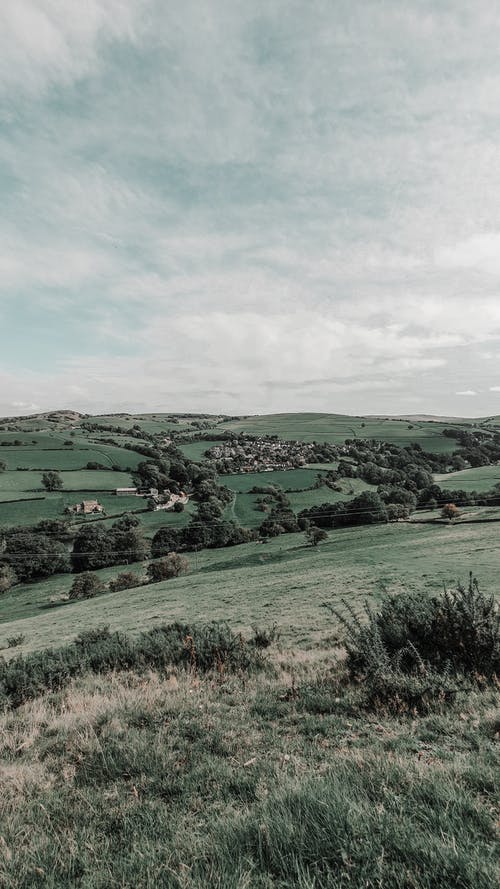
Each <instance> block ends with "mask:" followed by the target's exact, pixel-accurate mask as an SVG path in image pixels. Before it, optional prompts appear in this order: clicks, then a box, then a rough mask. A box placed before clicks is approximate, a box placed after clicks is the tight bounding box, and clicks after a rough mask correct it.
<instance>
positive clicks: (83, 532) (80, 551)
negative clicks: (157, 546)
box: [71, 515, 148, 572]
mask: <svg viewBox="0 0 500 889" xmlns="http://www.w3.org/2000/svg"><path fill="white" fill-rule="evenodd" d="M147 556H148V545H147V543H146V541H145V539H144V537H143V534H142V529H141V527H140V524H139V519H138V518H137V516H131V515H125V516H122V517H121V518H119V519H118V520H117V521H116V522H114V523H113V524H112V525H111V527H110V528H106V527H104V525H103V524H102V523H101V522H91V523H90V524H87V525H82V526H81V528H80V530H79V531H78V533H77V535H76V537H75V540H74V543H73V551H72V553H71V565H72V567H73V570H74V571H76V572H82V571H95V570H96V569H97V568H107V567H109V566H111V565H123V564H130V563H131V562H140V561H142V560H143V559H145V558H147Z"/></svg>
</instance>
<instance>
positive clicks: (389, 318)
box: [0, 0, 500, 413]
mask: <svg viewBox="0 0 500 889" xmlns="http://www.w3.org/2000/svg"><path fill="white" fill-rule="evenodd" d="M499 26H500V10H497V9H496V8H493V7H492V6H491V4H488V3H486V2H485V0H478V3H476V4H472V3H469V2H468V0H464V3H463V4H461V5H460V9H459V10H458V9H457V8H456V7H454V6H453V5H450V4H439V5H434V6H432V8H431V7H429V6H425V5H424V6H422V5H419V4H410V5H403V6H402V5H401V4H398V3H396V2H395V0H392V2H389V3H386V4H384V7H383V9H382V8H381V7H380V4H377V3H375V2H372V0H369V2H367V3H366V4H365V5H364V6H363V16H360V15H359V13H358V11H357V10H356V8H355V5H354V6H353V5H352V4H351V5H350V4H347V3H344V2H341V3H339V4H338V5H337V6H336V8H335V11H332V5H331V4H330V3H327V2H325V0H312V2H311V3H310V4H309V5H308V8H307V11H306V12H304V11H303V10H300V9H299V7H298V6H297V5H294V4H289V3H286V2H285V0H276V2H275V3H273V4H268V3H264V2H263V0H256V2H255V3H253V4H248V3H244V2H243V0H218V2H217V3H216V4H208V5H207V4H204V3H201V4H200V3H199V2H198V0H185V2H183V3H182V4H180V5H179V4H168V3H161V2H159V0H99V2H98V0H88V2H86V3H84V4H80V5H78V7H75V9H74V10H72V14H71V15H68V14H67V4H65V3H64V0H37V2H35V0H24V2H19V0H16V2H14V0H5V2H4V3H3V4H1V6H0V98H1V99H2V100H3V101H2V106H1V110H0V123H2V124H3V127H2V130H1V131H0V132H1V135H0V168H1V169H2V171H3V172H2V178H1V180H0V186H1V187H2V217H1V219H0V238H1V240H2V258H1V259H0V323H1V324H2V328H3V329H7V331H8V336H7V337H5V341H6V344H5V346H3V348H2V356H1V357H0V373H2V372H3V381H4V388H3V391H4V392H7V393H8V394H7V396H4V397H5V402H4V403H3V405H2V408H1V409H2V410H8V409H10V408H9V405H10V404H11V402H12V399H15V400H16V401H23V402H26V403H27V404H32V403H40V404H43V405H44V406H47V407H49V406H51V404H52V405H53V404H54V403H55V402H57V404H58V405H61V404H62V403H63V404H64V405H65V406H67V405H70V404H73V403H76V402H78V405H80V406H83V405H84V406H86V408H87V409H89V410H91V409H92V408H93V406H97V405H101V406H106V407H107V408H108V409H111V408H113V406H114V405H115V404H127V403H128V402H127V399H129V400H130V403H132V402H133V403H134V404H136V405H138V404H141V405H143V406H144V407H147V406H148V405H150V406H153V405H156V406H158V405H161V404H163V403H166V402H168V404H169V405H170V404H173V403H175V404H176V406H177V407H178V408H179V409H185V410H189V409H196V408H197V407H200V408H203V407H204V405H205V404H206V403H210V404H212V406H213V408H214V410H216V411H219V410H225V409H227V410H230V411H231V412H238V411H240V410H244V411H245V412H248V411H251V410H266V409H275V408H279V407H280V406H283V409H285V407H286V409H294V408H301V409H304V408H308V407H311V408H313V407H314V408H315V409H319V410H322V409H332V410H335V409H337V408H338V409H339V410H340V409H343V410H347V411H349V410H350V411H353V412H361V411H363V410H371V411H372V412H373V411H376V412H377V411H378V412H381V411H383V410H387V411H391V412H400V413H405V412H406V407H407V404H408V403H410V402H412V403H418V404H419V405H420V404H421V405H422V409H425V410H426V411H427V412H432V411H434V412H436V413H446V412H447V410H448V408H449V399H450V396H449V393H450V392H452V391H456V390H457V389H458V390H459V392H458V393H457V394H463V393H471V394H472V393H476V394H477V398H478V402H477V407H478V410H479V409H481V410H482V409H484V411H485V413H488V412H489V405H490V402H488V398H490V399H491V396H489V392H493V391H495V388H494V387H490V388H489V389H488V381H487V380H485V379H484V376H483V373H484V371H483V368H482V367H481V365H483V366H484V361H483V360H482V358H481V356H483V357H485V356H486V355H491V356H496V355H498V354H499V351H500V301H499V300H498V280H497V278H498V274H499V273H500V263H499V261H498V256H500V249H499V248H500V223H499V219H498V207H497V203H498V202H497V196H496V194H495V190H494V189H493V188H492V187H491V183H492V181H495V178H498V176H497V174H499V173H500V169H499V160H498V152H497V148H496V145H495V142H494V138H493V136H492V135H491V134H492V132H493V131H492V126H493V121H492V111H491V109H492V107H494V102H493V101H492V100H493V98H494V97H495V96H496V95H497V93H498V89H499V88H500V62H499V60H498V50H497V40H496V35H497V33H498V27H499ZM443 35H446V39H443ZM464 134H466V136H464ZM2 332H3V330H2ZM469 386H470V387H471V388H470V389H469V388H467V387H469ZM5 387H7V388H5ZM208 389H210V391H212V392H213V396H212V397H210V396H207V394H206V393H207V390H208ZM238 393H239V399H238ZM207 399H208V401H207ZM238 401H240V404H238ZM455 410H456V407H455Z"/></svg>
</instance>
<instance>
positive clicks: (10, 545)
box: [3, 531, 69, 582]
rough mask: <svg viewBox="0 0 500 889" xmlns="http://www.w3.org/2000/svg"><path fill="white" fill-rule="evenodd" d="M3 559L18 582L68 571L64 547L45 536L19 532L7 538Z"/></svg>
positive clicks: (66, 554)
mask: <svg viewBox="0 0 500 889" xmlns="http://www.w3.org/2000/svg"><path fill="white" fill-rule="evenodd" d="M3 558H4V559H5V561H6V562H8V563H9V564H10V565H11V567H12V569H13V570H14V571H15V572H16V574H17V576H18V578H19V580H20V581H22V582H24V581H29V580H38V579H39V578H41V577H50V576H51V575H52V574H57V573H58V572H60V571H67V570H68V569H69V562H68V553H67V551H66V547H65V546H64V545H63V544H62V543H60V542H59V541H58V540H54V539H53V538H50V537H48V536H47V535H46V534H32V533H30V532H29V531H19V532H17V531H16V533H15V534H12V535H10V536H9V537H8V538H7V546H6V548H5V551H4V553H3Z"/></svg>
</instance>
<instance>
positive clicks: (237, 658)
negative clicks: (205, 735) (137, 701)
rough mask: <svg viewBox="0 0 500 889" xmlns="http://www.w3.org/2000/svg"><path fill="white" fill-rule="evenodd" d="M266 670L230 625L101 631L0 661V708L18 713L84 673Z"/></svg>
mask: <svg viewBox="0 0 500 889" xmlns="http://www.w3.org/2000/svg"><path fill="white" fill-rule="evenodd" d="M264 664H265V661H264V658H263V657H262V655H261V654H260V652H259V651H258V649H257V647H256V646H255V644H253V640H250V641H245V640H244V639H243V637H242V636H241V634H235V633H233V632H232V630H231V629H230V627H229V626H228V624H226V623H224V622H214V623H208V624H199V625H197V624H193V625H188V624H179V623H174V624H165V625H163V626H160V627H155V628H154V629H152V630H148V631H147V632H144V633H141V634H140V635H139V636H138V637H137V638H135V639H133V638H132V637H130V636H127V635H126V634H125V633H120V632H114V633H112V632H110V631H109V628H108V627H101V628H99V629H96V630H90V631H87V632H85V633H81V634H80V635H79V636H78V637H77V638H76V639H75V641H74V642H73V643H71V644H70V645H67V646H65V647H64V648H59V649H51V648H49V649H46V650H44V651H40V652H36V653H35V654H30V655H26V656H22V655H20V656H18V657H17V658H14V659H12V660H11V661H6V660H5V659H3V658H2V659H0V704H1V703H4V704H5V705H8V706H11V707H17V706H19V705H20V704H23V703H24V702H25V701H28V700H30V699H32V698H34V697H36V696H37V695H40V694H43V693H44V692H46V691H54V690H57V689H59V688H62V687H63V686H65V685H66V684H67V683H68V682H69V681H70V680H71V679H72V678H73V677H74V676H80V675H82V674H83V673H87V672H92V673H105V672H108V671H111V670H129V669H135V670H143V669H145V668H152V669H157V670H163V669H165V668H167V667H169V666H176V667H181V668H186V669H189V670H191V671H193V672H208V671H210V670H215V671H217V672H218V673H219V675H222V674H225V673H230V672H233V673H234V672H241V671H244V672H253V671H255V670H257V669H261V668H262V667H263V666H264Z"/></svg>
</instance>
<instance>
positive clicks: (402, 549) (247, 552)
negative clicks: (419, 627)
mask: <svg viewBox="0 0 500 889" xmlns="http://www.w3.org/2000/svg"><path fill="white" fill-rule="evenodd" d="M188 559H189V563H190V569H191V570H190V573H189V574H187V575H186V576H184V577H178V578H176V579H173V580H169V581H165V582H163V583H155V584H149V585H147V586H143V587H138V588H136V589H131V590H124V591H122V592H117V593H105V594H103V595H100V596H98V597H96V598H95V599H90V600H88V601H82V602H75V603H72V604H59V605H58V606H57V607H50V600H51V599H54V598H57V597H60V596H61V595H62V594H64V593H67V592H68V590H69V587H70V586H71V584H72V582H73V577H72V575H57V576H55V577H52V578H49V579H48V580H46V581H45V582H40V583H38V584H36V585H29V584H28V585H24V586H21V587H15V588H14V589H13V590H12V592H11V593H6V594H4V596H3V597H2V608H1V611H0V616H1V618H2V620H3V622H2V623H0V646H3V647H5V646H6V645H7V639H8V638H10V637H12V636H19V635H20V634H22V635H23V636H24V637H25V638H24V641H23V644H22V645H21V646H20V647H18V648H16V649H15V652H18V651H33V650H37V649H40V648H44V647H46V646H50V645H59V644H61V643H62V642H65V641H70V640H71V639H73V638H74V636H75V635H76V634H77V633H79V632H81V631H82V630H85V629H90V628H95V627H99V626H102V625H103V624H109V625H110V627H111V628H112V629H123V630H128V631H132V632H136V631H137V630H140V629H144V628H147V627H150V626H153V625H155V624H158V623H163V622H165V621H167V622H169V621H171V620H176V619H179V620H193V619H196V620H206V619H228V620H230V621H231V623H232V624H233V625H234V626H236V627H237V628H241V629H248V628H250V627H251V626H252V625H254V624H261V625H262V624H270V623H271V624H272V623H274V622H276V623H277V625H278V626H279V628H280V630H281V632H282V639H283V644H285V645H286V646H296V645H300V646H301V647H310V646H311V645H315V644H318V643H320V642H321V640H322V639H324V637H325V636H328V635H329V634H331V631H332V622H331V620H330V619H329V618H328V614H327V612H326V610H325V608H324V603H325V601H326V602H331V601H334V602H337V603H339V602H340V600H341V598H342V597H345V598H347V599H348V600H349V601H350V602H351V603H352V604H353V605H354V606H356V607H360V608H361V607H362V604H363V602H364V600H365V598H366V597H369V598H370V599H371V600H373V601H377V599H378V598H379V597H380V595H381V594H382V593H383V592H385V591H388V592H397V591H400V590H401V589H406V590H422V589H429V590H436V591H440V590H442V587H443V584H446V585H447V586H453V585H454V584H455V583H456V581H457V580H460V579H461V580H466V579H467V576H468V573H469V571H470V570H473V571H474V573H475V574H476V575H477V576H478V577H479V579H480V582H481V585H482V586H483V587H484V588H485V589H494V588H495V586H496V580H497V577H498V524H497V523H496V522H491V523H488V522H487V523H470V524H457V525H446V524H416V523H415V524H412V523H410V524H407V523H397V524H394V525H378V526H364V527H359V528H345V529H339V530H336V531H332V532H330V535H329V539H328V540H327V541H326V542H325V543H323V544H321V545H320V546H319V547H317V548H313V547H311V546H307V545H305V543H304V538H303V536H302V535H300V534H290V535H286V537H280V538H276V539H274V540H271V541H269V543H267V544H265V545H262V544H259V543H248V544H243V545H241V546H237V547H232V548H228V549H218V550H205V551H202V552H200V553H188ZM136 569H137V566H135V568H134V570H136ZM120 570H123V569H122V568H120V567H115V568H108V569H103V570H101V571H99V572H96V573H97V574H98V575H99V576H100V577H101V578H102V579H105V580H108V579H109V578H111V577H113V576H115V575H116V574H117V573H118V572H119V571H120ZM4 653H6V652H4ZM10 653H11V652H10V651H9V654H10Z"/></svg>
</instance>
